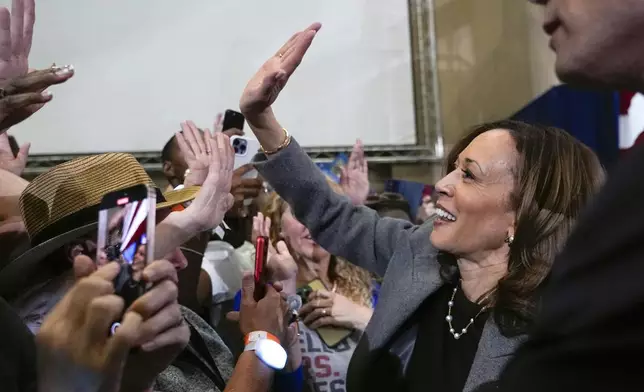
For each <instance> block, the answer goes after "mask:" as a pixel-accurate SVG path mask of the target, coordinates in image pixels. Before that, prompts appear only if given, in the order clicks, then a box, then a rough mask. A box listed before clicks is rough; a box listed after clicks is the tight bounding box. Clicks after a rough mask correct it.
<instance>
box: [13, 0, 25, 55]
mask: <svg viewBox="0 0 644 392" xmlns="http://www.w3.org/2000/svg"><path fill="white" fill-rule="evenodd" d="M24 13H25V4H24V0H13V1H12V2H11V53H13V55H14V56H20V55H22V54H23V52H22V33H23V30H24V18H25V15H24Z"/></svg>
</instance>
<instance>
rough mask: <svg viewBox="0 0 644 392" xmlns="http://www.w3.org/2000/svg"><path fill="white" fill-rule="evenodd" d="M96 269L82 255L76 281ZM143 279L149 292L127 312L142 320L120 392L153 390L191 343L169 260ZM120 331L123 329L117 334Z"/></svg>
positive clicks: (146, 272) (153, 265) (76, 267)
mask: <svg viewBox="0 0 644 392" xmlns="http://www.w3.org/2000/svg"><path fill="white" fill-rule="evenodd" d="M113 264H115V263H113ZM109 265H111V264H109ZM95 268H96V266H95V264H94V263H93V262H92V260H91V259H90V258H89V257H87V256H84V255H80V256H77V257H76V258H75V260H74V274H75V276H76V278H77V279H82V278H83V277H84V276H87V275H88V274H90V273H92V272H93V271H94V270H95ZM143 279H144V280H145V281H146V282H147V283H149V284H150V285H151V288H150V290H149V291H147V292H146V293H145V294H143V295H142V296H141V297H139V298H138V299H137V300H136V301H134V303H132V305H131V306H130V308H129V309H127V310H126V311H127V312H129V313H134V314H137V315H138V316H139V325H138V327H137V335H136V339H135V347H139V349H138V350H134V351H131V352H130V353H129V354H128V355H127V357H126V360H125V362H124V364H125V368H124V370H123V374H122V381H121V388H120V390H121V391H123V392H125V391H132V392H135V391H137V392H138V391H145V390H147V389H148V388H150V387H152V385H153V383H154V380H155V379H156V377H157V375H159V374H160V373H161V372H162V371H163V370H165V369H166V368H167V367H168V365H170V364H171V363H172V361H173V360H174V359H175V358H176V356H177V355H178V354H179V353H180V352H181V351H182V350H183V349H184V348H185V347H186V345H187V344H188V341H189V340H190V329H189V327H188V325H187V324H186V322H185V321H184V319H183V316H182V314H181V308H180V307H179V304H178V302H177V298H178V289H177V283H178V277H177V271H176V269H175V267H174V266H173V265H172V263H170V262H168V261H166V260H158V261H155V262H153V263H150V264H149V265H147V266H146V267H145V269H144V270H143ZM118 316H119V315H117V317H116V318H114V319H113V320H114V321H116V320H117V319H118ZM119 330H120V327H119V328H118V329H117V332H118V331H119Z"/></svg>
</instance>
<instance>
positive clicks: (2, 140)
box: [0, 133, 31, 176]
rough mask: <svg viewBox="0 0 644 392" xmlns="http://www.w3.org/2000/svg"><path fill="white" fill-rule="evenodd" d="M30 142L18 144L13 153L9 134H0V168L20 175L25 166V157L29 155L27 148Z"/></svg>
mask: <svg viewBox="0 0 644 392" xmlns="http://www.w3.org/2000/svg"><path fill="white" fill-rule="evenodd" d="M30 147H31V143H25V144H23V145H22V146H20V149H19V150H18V154H17V155H15V156H14V155H13V151H12V150H11V144H10V143H9V136H8V135H7V134H6V133H3V134H0V169H3V170H6V171H8V172H11V173H13V174H15V175H17V176H21V175H22V172H23V171H25V166H27V157H29V148H30Z"/></svg>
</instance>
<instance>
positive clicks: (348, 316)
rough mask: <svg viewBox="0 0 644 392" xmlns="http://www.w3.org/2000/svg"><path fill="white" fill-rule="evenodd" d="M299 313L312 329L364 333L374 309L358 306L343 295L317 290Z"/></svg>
mask: <svg viewBox="0 0 644 392" xmlns="http://www.w3.org/2000/svg"><path fill="white" fill-rule="evenodd" d="M299 313H300V317H301V318H302V321H303V322H304V324H306V325H307V326H308V327H309V328H311V329H317V328H320V327H327V326H332V327H341V328H348V329H356V330H359V331H363V330H364V329H365V328H366V327H367V324H368V323H369V320H370V319H371V316H372V315H373V309H371V308H369V307H366V306H362V305H360V304H357V303H355V302H353V301H351V300H350V299H348V298H347V297H345V296H343V295H342V294H338V293H336V292H333V291H328V290H317V291H314V292H312V293H311V294H310V295H309V298H308V301H307V303H306V305H304V306H302V309H300V312H299Z"/></svg>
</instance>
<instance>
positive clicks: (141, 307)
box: [128, 280, 179, 320]
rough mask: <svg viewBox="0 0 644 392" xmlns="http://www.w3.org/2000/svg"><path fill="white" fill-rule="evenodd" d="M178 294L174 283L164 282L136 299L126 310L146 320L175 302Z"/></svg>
mask: <svg viewBox="0 0 644 392" xmlns="http://www.w3.org/2000/svg"><path fill="white" fill-rule="evenodd" d="M178 294H179V289H177V285H176V283H174V282H172V281H170V280H164V281H163V282H161V283H159V284H157V285H156V286H154V287H152V289H151V290H150V291H148V292H146V293H145V294H143V295H142V296H140V297H139V298H137V300H136V301H134V303H133V304H132V305H131V306H130V308H129V309H128V310H131V311H134V312H137V313H138V314H140V315H141V317H143V319H144V320H147V319H149V318H150V317H152V316H153V315H154V314H156V313H157V312H158V311H159V310H161V309H163V308H164V307H166V306H167V305H168V304H171V303H173V302H175V301H176V300H177V296H178Z"/></svg>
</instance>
